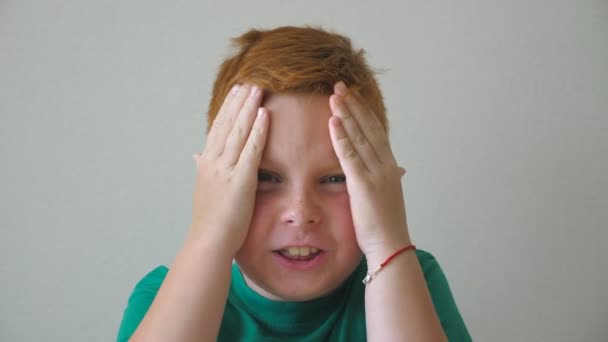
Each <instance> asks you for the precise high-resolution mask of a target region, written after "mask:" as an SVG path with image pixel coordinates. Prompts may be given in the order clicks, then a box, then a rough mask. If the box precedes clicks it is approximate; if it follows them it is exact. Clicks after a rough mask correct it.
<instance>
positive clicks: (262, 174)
mask: <svg viewBox="0 0 608 342" xmlns="http://www.w3.org/2000/svg"><path fill="white" fill-rule="evenodd" d="M280 181H281V180H280V179H279V177H277V176H276V175H274V174H272V173H270V172H268V171H258V182H271V183H278V182H280Z"/></svg>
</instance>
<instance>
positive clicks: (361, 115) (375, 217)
mask: <svg viewBox="0 0 608 342" xmlns="http://www.w3.org/2000/svg"><path fill="white" fill-rule="evenodd" d="M329 102H330V108H331V111H332V114H333V115H332V117H331V118H330V119H329V131H330V136H331V140H332V145H333V147H334V150H335V152H336V155H337V156H338V159H339V161H340V165H341V166H342V170H343V171H344V174H345V176H346V187H347V190H348V194H349V197H350V206H351V212H352V216H353V224H354V226H355V234H356V237H357V242H358V244H359V247H360V248H361V250H362V251H363V253H364V254H365V255H366V256H367V257H368V259H369V258H370V256H372V255H374V256H375V255H377V256H378V257H379V259H382V258H384V257H386V256H387V255H386V253H387V252H388V253H391V252H393V251H395V250H397V249H398V248H400V247H404V246H406V245H407V244H410V243H411V242H410V237H409V233H408V229H407V221H406V217H405V204H404V200H403V192H402V188H401V177H402V176H403V175H404V174H405V170H404V169H403V168H400V167H399V166H398V165H397V163H396V161H395V157H394V156H393V152H392V150H391V147H390V143H389V139H388V136H387V134H386V132H385V131H384V128H383V127H382V125H381V124H380V121H379V120H378V119H377V118H376V115H375V114H374V113H373V112H372V111H371V110H370V109H369V108H368V107H367V106H366V105H365V104H364V102H363V100H362V98H361V97H360V96H359V95H358V94H356V93H355V92H354V91H349V90H348V89H347V88H346V86H345V85H344V83H343V82H338V83H337V84H336V85H335V86H334V94H333V95H331V96H330V99H329Z"/></svg>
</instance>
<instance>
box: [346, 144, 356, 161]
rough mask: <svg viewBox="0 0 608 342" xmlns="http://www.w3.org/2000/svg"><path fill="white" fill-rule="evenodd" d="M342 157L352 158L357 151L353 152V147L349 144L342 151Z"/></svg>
mask: <svg viewBox="0 0 608 342" xmlns="http://www.w3.org/2000/svg"><path fill="white" fill-rule="evenodd" d="M344 157H345V158H346V159H354V158H356V157H357V152H355V149H354V148H353V147H352V146H349V147H348V148H347V149H346V150H345V151H344Z"/></svg>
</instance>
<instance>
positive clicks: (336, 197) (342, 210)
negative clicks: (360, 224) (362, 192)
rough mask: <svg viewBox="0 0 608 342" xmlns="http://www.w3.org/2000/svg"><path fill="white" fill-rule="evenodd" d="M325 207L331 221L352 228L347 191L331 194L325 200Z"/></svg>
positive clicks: (348, 228)
mask: <svg viewBox="0 0 608 342" xmlns="http://www.w3.org/2000/svg"><path fill="white" fill-rule="evenodd" d="M325 209H326V210H327V213H328V214H329V215H330V217H331V219H332V221H334V223H336V224H337V225H339V226H341V227H344V228H345V229H346V230H352V229H353V218H352V215H351V211H350V197H349V196H348V193H347V192H343V193H339V194H333V195H332V196H331V197H330V198H328V199H327V200H326V201H325Z"/></svg>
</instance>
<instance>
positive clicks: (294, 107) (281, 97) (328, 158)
mask: <svg viewBox="0 0 608 342" xmlns="http://www.w3.org/2000/svg"><path fill="white" fill-rule="evenodd" d="M263 106H264V108H266V109H267V110H268V112H269V113H270V131H269V132H268V138H267V141H266V147H265V149H264V155H263V160H265V161H269V160H272V161H277V162H278V161H281V162H285V163H292V162H295V161H298V160H300V161H302V160H304V161H307V162H313V161H314V162H319V163H321V162H323V163H335V162H337V157H336V155H335V152H334V150H333V147H332V144H331V139H330V136H329V129H328V121H329V118H330V117H331V110H330V108H329V96H326V95H316V94H271V95H270V96H268V97H267V99H266V100H265V101H264V104H263ZM277 159H278V160H277Z"/></svg>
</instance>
